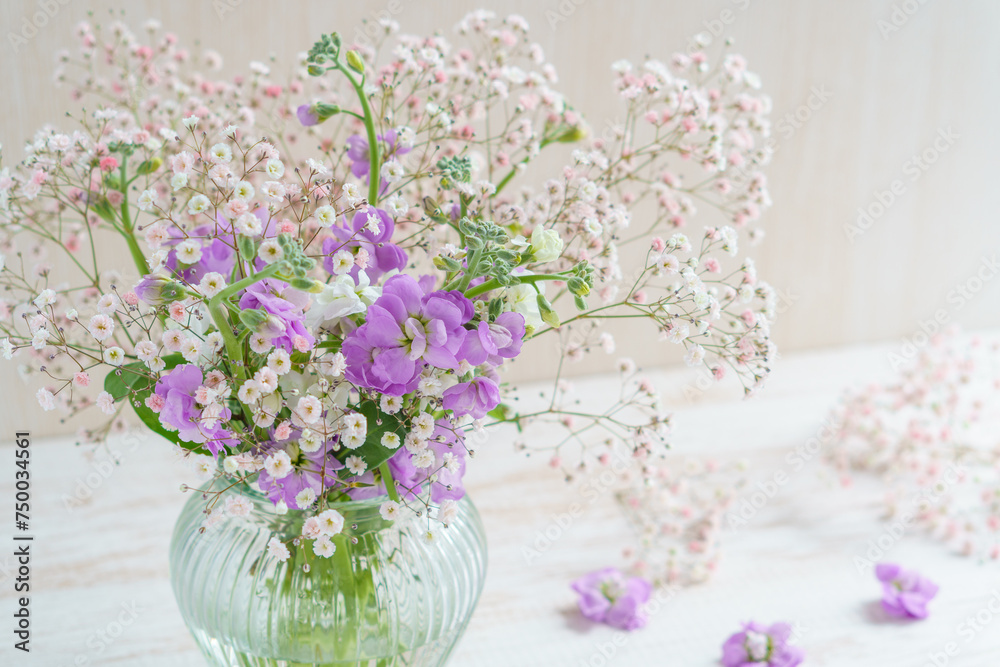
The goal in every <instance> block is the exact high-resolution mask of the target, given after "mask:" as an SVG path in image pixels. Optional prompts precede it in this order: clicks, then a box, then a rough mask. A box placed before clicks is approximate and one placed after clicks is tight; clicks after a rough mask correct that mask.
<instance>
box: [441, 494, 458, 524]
mask: <svg viewBox="0 0 1000 667" xmlns="http://www.w3.org/2000/svg"><path fill="white" fill-rule="evenodd" d="M437 518H438V521H440V522H441V523H443V524H445V525H448V524H450V523H452V522H454V521H455V519H457V518H458V503H457V502H455V501H454V500H450V499H449V500H445V501H443V502H442V503H441V506H440V507H438V513H437Z"/></svg>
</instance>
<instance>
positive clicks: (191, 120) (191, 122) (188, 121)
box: [181, 114, 199, 129]
mask: <svg viewBox="0 0 1000 667" xmlns="http://www.w3.org/2000/svg"><path fill="white" fill-rule="evenodd" d="M198 120H199V118H198V117H197V116H195V115H194V114H192V115H190V116H188V117H187V118H185V119H184V120H182V121H181V123H182V124H183V125H184V127H186V128H188V129H191V128H192V127H194V126H195V125H197V124H198Z"/></svg>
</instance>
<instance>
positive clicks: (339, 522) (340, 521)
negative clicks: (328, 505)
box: [316, 510, 344, 535]
mask: <svg viewBox="0 0 1000 667" xmlns="http://www.w3.org/2000/svg"><path fill="white" fill-rule="evenodd" d="M316 518H317V519H319V527H320V530H321V531H322V532H323V534H324V535H338V534H340V532H341V531H343V530H344V516H343V515H342V514H341V513H340V512H338V511H337V510H326V511H325V512H322V513H320V514H319V515H318V516H317V517H316Z"/></svg>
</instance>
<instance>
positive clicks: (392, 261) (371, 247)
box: [323, 207, 408, 283]
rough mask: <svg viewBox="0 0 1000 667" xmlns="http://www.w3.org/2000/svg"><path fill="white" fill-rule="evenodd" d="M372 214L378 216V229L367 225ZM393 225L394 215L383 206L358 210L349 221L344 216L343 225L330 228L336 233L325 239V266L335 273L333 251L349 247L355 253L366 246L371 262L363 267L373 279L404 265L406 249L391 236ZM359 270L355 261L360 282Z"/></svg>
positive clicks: (399, 268) (352, 275) (356, 274)
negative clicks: (373, 229) (395, 242)
mask: <svg viewBox="0 0 1000 667" xmlns="http://www.w3.org/2000/svg"><path fill="white" fill-rule="evenodd" d="M369 215H372V216H375V217H376V218H377V219H378V228H379V231H378V232H377V233H376V232H373V231H371V230H370V229H369V228H368V216H369ZM394 229H395V225H394V224H393V222H392V218H391V217H390V216H389V214H388V213H386V212H385V211H383V210H382V209H380V208H372V207H369V208H367V209H365V210H363V211H358V212H357V213H355V214H354V217H353V218H351V222H350V224H347V221H346V220H345V221H344V225H343V226H339V225H338V226H334V227H332V228H331V229H330V231H331V232H333V236H331V237H329V238H327V239H326V240H324V241H323V254H324V255H325V256H326V257H325V259H324V260H323V266H324V267H325V268H326V270H327V271H329V272H330V273H333V257H334V255H336V254H337V253H338V252H340V251H341V250H349V251H351V252H352V253H355V254H356V250H357V249H358V248H364V249H365V251H367V252H368V265H367V266H366V267H364V271H365V273H366V274H368V278H369V279H370V280H371V282H372V283H376V282H378V279H379V278H381V277H382V275H383V274H385V273H388V272H389V271H393V270H397V271H398V270H401V269H403V268H404V267H405V266H406V262H407V261H408V258H407V256H406V253H405V252H404V251H403V249H402V248H400V247H399V246H397V245H394V244H393V243H392V242H391V240H390V239H392V233H393V231H394ZM360 270H361V267H360V266H357V265H355V266H354V267H353V268H352V269H351V271H350V275H351V277H352V278H354V282H355V283H356V282H358V271H360Z"/></svg>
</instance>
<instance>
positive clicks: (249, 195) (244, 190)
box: [233, 181, 254, 201]
mask: <svg viewBox="0 0 1000 667" xmlns="http://www.w3.org/2000/svg"><path fill="white" fill-rule="evenodd" d="M253 195H254V189H253V186H252V185H250V184H249V183H247V182H246V181H240V182H238V183H237V184H236V185H235V186H233V196H234V197H236V198H237V199H242V200H243V201H249V200H251V199H253Z"/></svg>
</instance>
